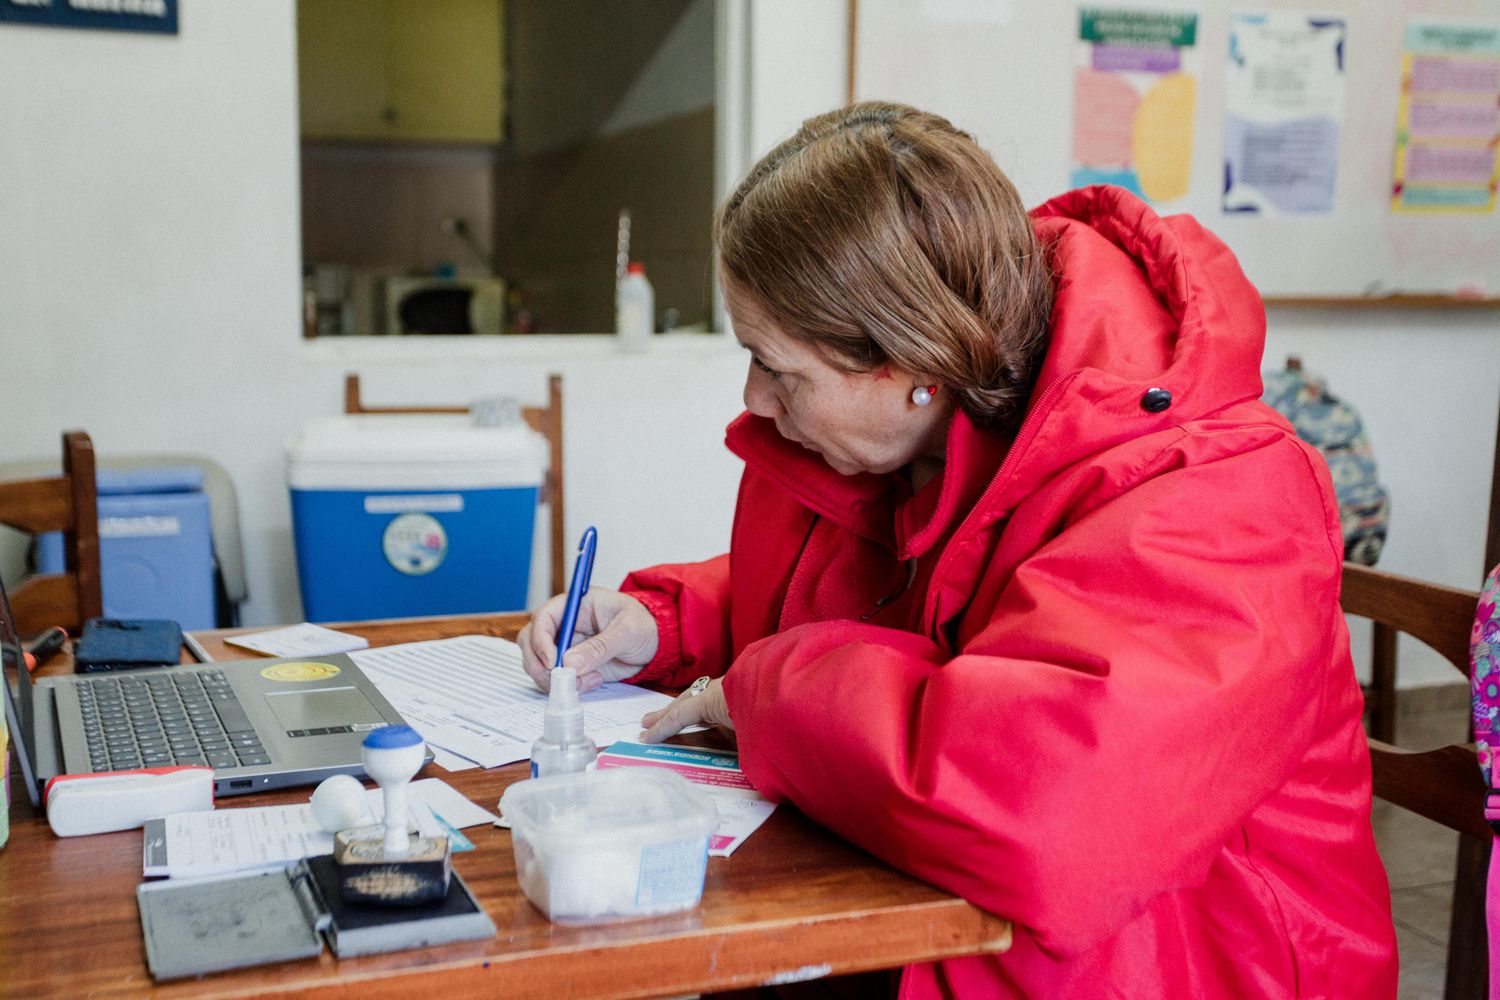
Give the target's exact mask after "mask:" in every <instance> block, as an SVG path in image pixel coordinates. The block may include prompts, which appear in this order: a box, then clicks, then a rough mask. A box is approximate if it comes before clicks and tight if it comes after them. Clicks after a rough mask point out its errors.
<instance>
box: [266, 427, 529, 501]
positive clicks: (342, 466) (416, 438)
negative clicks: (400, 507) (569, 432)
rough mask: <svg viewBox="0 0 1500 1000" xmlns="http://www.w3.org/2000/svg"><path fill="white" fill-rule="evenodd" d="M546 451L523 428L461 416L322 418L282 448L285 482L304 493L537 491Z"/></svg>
mask: <svg viewBox="0 0 1500 1000" xmlns="http://www.w3.org/2000/svg"><path fill="white" fill-rule="evenodd" d="M547 453H548V449H547V439H546V438H544V437H543V436H542V435H540V434H538V433H536V432H535V431H533V430H532V429H531V428H529V427H527V426H525V425H524V424H521V425H517V426H512V427H479V426H475V424H474V423H473V421H472V420H471V419H470V418H469V417H468V416H467V415H464V414H359V415H355V416H341V417H327V418H323V419H321V420H316V421H313V422H311V423H309V424H308V425H307V426H305V427H304V428H303V429H302V431H301V433H300V434H298V435H297V436H296V437H294V438H293V439H292V440H291V441H290V442H288V444H287V479H288V482H289V483H290V484H291V485H292V486H293V487H294V488H305V489H339V488H347V489H379V488H395V489H417V488H424V487H429V486H430V487H433V488H444V487H449V488H464V487H474V488H478V487H485V486H516V485H536V484H538V483H540V482H541V477H542V471H543V470H544V469H545V468H546V465H547Z"/></svg>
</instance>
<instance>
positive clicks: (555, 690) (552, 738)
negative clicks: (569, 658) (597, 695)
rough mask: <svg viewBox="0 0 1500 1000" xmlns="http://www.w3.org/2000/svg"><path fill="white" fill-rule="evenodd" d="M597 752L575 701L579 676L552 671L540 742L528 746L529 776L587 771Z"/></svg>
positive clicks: (570, 671) (557, 669)
mask: <svg viewBox="0 0 1500 1000" xmlns="http://www.w3.org/2000/svg"><path fill="white" fill-rule="evenodd" d="M598 756H599V748H598V747H597V746H595V745H594V741H593V740H591V739H589V738H588V737H587V736H585V735H584V732H583V705H581V704H579V701H578V674H577V672H576V671H575V670H574V669H573V668H572V667H554V668H553V670H552V685H551V688H550V689H549V691H548V692H547V711H546V713H545V714H544V715H543V716H542V738H541V739H539V740H537V741H536V742H535V743H533V744H531V776H532V777H533V778H545V777H547V776H548V775H552V774H574V773H577V772H579V771H586V770H588V769H589V767H591V766H592V765H593V763H594V758H596V757H598Z"/></svg>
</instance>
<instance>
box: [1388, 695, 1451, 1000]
mask: <svg viewBox="0 0 1500 1000" xmlns="http://www.w3.org/2000/svg"><path fill="white" fill-rule="evenodd" d="M1466 724H1467V717H1466V706H1454V707H1451V708H1444V709H1438V710H1434V711H1427V712H1420V713H1416V714H1409V715H1404V716H1402V717H1401V718H1400V719H1399V720H1398V721H1397V723H1396V742H1397V743H1399V744H1400V745H1401V746H1403V747H1407V748H1410V749H1413V750H1425V749H1429V748H1431V747H1436V746H1442V745H1444V744H1447V743H1456V742H1458V741H1460V740H1462V739H1463V738H1464V732H1465V727H1466ZM1374 821H1375V840H1376V843H1377V844H1379V846H1380V856H1381V858H1382V859H1384V861H1385V869H1386V874H1387V875H1389V876H1390V880H1391V904H1392V908H1393V910H1394V912H1395V917H1396V941H1397V944H1398V946H1399V948H1400V951H1401V988H1400V992H1399V994H1398V996H1399V998H1400V1000H1441V998H1442V995H1443V978H1444V971H1445V964H1446V962H1447V956H1448V908H1449V904H1450V902H1451V900H1452V897H1453V864H1454V860H1455V855H1456V854H1457V850H1458V835H1457V834H1455V833H1452V832H1451V831H1449V830H1448V829H1446V828H1445V827H1442V826H1439V825H1438V824H1436V823H1433V822H1432V821H1430V820H1426V819H1423V818H1422V817H1420V816H1416V815H1414V814H1412V813H1409V812H1406V811H1405V810H1403V809H1397V808H1395V807H1394V806H1392V805H1390V804H1389V803H1387V802H1380V801H1376V803H1375V809H1374Z"/></svg>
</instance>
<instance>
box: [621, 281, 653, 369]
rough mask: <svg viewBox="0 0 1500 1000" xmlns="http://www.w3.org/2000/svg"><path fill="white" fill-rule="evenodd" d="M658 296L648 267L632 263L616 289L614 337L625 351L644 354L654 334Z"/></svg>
mask: <svg viewBox="0 0 1500 1000" xmlns="http://www.w3.org/2000/svg"><path fill="white" fill-rule="evenodd" d="M655 317H656V293H655V292H654V291H653V290H652V288H651V282H649V281H647V280H646V265H645V264H642V263H640V262H639V261H631V263H630V266H629V267H627V268H626V269H625V277H623V278H621V279H620V283H619V285H618V286H617V287H616V288H615V336H616V337H617V338H618V340H619V345H620V350H622V351H644V350H645V349H646V345H647V344H649V343H651V335H652V333H653V332H655V326H656V325H655Z"/></svg>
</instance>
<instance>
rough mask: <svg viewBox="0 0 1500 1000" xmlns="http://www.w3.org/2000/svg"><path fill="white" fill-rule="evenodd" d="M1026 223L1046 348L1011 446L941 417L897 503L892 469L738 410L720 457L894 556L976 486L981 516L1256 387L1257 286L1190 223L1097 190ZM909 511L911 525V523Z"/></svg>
mask: <svg viewBox="0 0 1500 1000" xmlns="http://www.w3.org/2000/svg"><path fill="white" fill-rule="evenodd" d="M1032 217H1033V219H1034V220H1035V225H1036V229H1037V234H1038V236H1040V237H1041V239H1042V242H1043V244H1044V245H1045V246H1046V247H1047V251H1048V256H1049V260H1050V261H1051V264H1052V270H1053V275H1054V281H1055V284H1056V289H1055V294H1054V299H1053V309H1052V328H1051V333H1050V335H1049V341H1048V344H1047V347H1046V355H1045V358H1044V360H1043V363H1042V366H1041V369H1040V372H1039V374H1038V377H1037V383H1036V388H1035V390H1034V391H1033V394H1032V398H1031V401H1030V403H1029V404H1028V406H1027V413H1026V418H1025V419H1024V421H1023V422H1022V425H1021V429H1020V431H1019V432H1018V433H1017V435H1016V438H1015V440H1014V442H1009V441H998V440H996V439H994V438H993V436H987V435H986V434H985V432H983V431H980V430H978V429H977V428H975V427H974V426H973V424H972V423H971V422H970V421H969V420H968V419H967V418H966V417H965V416H964V415H963V414H962V413H959V414H956V415H955V418H954V422H953V424H954V426H953V428H952V430H951V431H950V433H949V436H948V454H947V462H946V465H945V468H944V472H943V476H942V482H941V484H940V485H935V487H934V488H935V489H937V490H938V491H939V495H934V496H932V497H928V498H926V500H925V502H921V503H912V502H910V501H912V500H913V498H912V496H911V491H910V489H909V488H908V487H907V486H906V484H905V482H904V480H901V479H900V477H895V476H873V475H867V474H860V475H855V476H841V475H839V474H838V473H836V472H834V471H833V470H832V469H830V468H829V467H828V466H827V464H826V463H824V462H823V460H822V459H821V457H819V456H818V455H817V454H816V453H814V452H811V451H808V450H807V449H804V448H802V447H801V446H799V445H797V444H794V443H792V442H789V441H784V440H782V439H781V438H780V436H779V435H778V434H777V433H776V431H775V427H774V425H773V424H772V423H771V422H770V421H768V420H763V419H761V418H758V417H754V416H752V415H751V414H748V413H746V414H742V415H741V416H740V417H739V418H738V419H737V420H735V421H734V423H732V424H731V425H730V427H729V431H728V435H727V443H728V445H729V447H730V450H732V451H733V452H735V453H736V454H737V455H739V456H740V457H741V458H743V459H745V460H746V462H747V463H749V464H751V465H753V466H754V467H755V468H756V469H757V471H759V472H761V473H763V474H765V475H768V476H770V477H771V478H773V479H775V480H778V481H779V482H781V483H782V485H783V486H784V487H785V488H786V489H787V490H788V491H789V492H791V493H792V494H793V495H795V496H797V497H798V498H799V499H801V500H802V502H803V503H804V504H806V505H807V506H808V507H809V509H811V510H813V511H815V512H816V513H818V514H820V515H822V516H825V517H828V518H830V519H832V520H834V521H835V522H837V523H839V524H841V525H843V526H845V527H847V528H850V529H851V530H854V531H856V532H858V533H860V534H862V535H865V536H866V537H871V538H876V539H879V540H882V541H885V542H887V543H888V544H892V545H895V546H896V547H897V548H899V549H901V550H902V551H903V557H909V556H910V555H920V554H921V551H922V550H924V549H925V548H926V546H927V544H930V543H931V542H933V541H935V540H936V539H937V538H938V537H940V536H941V535H942V534H943V532H944V531H945V530H946V528H948V527H949V526H951V525H952V523H953V522H954V520H955V519H962V517H963V516H964V515H965V514H966V513H967V512H968V510H969V507H970V505H972V503H973V502H974V501H976V500H977V499H978V498H979V496H980V493H982V492H984V486H986V485H988V486H989V487H990V490H989V492H988V494H987V502H986V505H985V506H986V508H987V511H989V512H991V513H993V515H994V516H999V514H1000V513H1003V511H1005V510H1007V509H1009V508H1010V507H1011V506H1013V505H1014V503H1015V502H1016V501H1018V500H1019V499H1020V498H1021V497H1024V496H1025V495H1026V494H1028V493H1030V492H1031V491H1032V490H1034V489H1035V488H1036V487H1037V486H1038V485H1040V484H1041V483H1043V482H1045V481H1046V480H1047V479H1048V478H1050V477H1051V476H1053V475H1055V474H1056V473H1057V472H1059V471H1060V470H1062V469H1064V468H1067V467H1068V466H1070V465H1073V464H1075V463H1077V462H1079V461H1082V460H1084V459H1086V458H1088V457H1089V456H1091V455H1094V454H1098V453H1099V452H1102V451H1105V450H1107V449H1108V448H1110V447H1112V446H1114V445H1117V444H1120V443H1123V442H1125V441H1129V440H1131V439H1134V438H1137V437H1140V436H1142V435H1145V434H1149V433H1153V432H1157V431H1161V430H1165V429H1167V428H1169V427H1172V426H1174V425H1178V424H1181V423H1184V422H1187V421H1190V420H1195V419H1199V418H1201V417H1204V416H1207V415H1209V414H1211V413H1214V412H1216V411H1218V410H1221V409H1223V408H1225V407H1227V406H1231V405H1233V404H1235V403H1238V402H1242V401H1244V400H1247V399H1254V398H1257V397H1259V396H1260V392H1261V381H1260V360H1261V355H1262V353H1263V350H1264V344H1265V310H1264V308H1263V306H1262V304H1261V300H1260V295H1259V294H1258V293H1257V292H1256V290H1255V288H1254V287H1253V286H1252V285H1251V284H1250V282H1249V281H1248V280H1247V279H1246V278H1245V275H1244V273H1243V272H1242V271H1241V270H1240V266H1239V263H1238V261H1236V260H1235V258H1234V255H1233V254H1232V253H1231V252H1230V250H1229V248H1228V247H1226V246H1225V245H1224V244H1223V243H1222V242H1221V241H1220V240H1219V239H1218V238H1217V237H1215V236H1214V235H1213V234H1211V233H1209V232H1208V231H1207V230H1205V229H1204V228H1203V227H1202V226H1200V225H1199V224H1198V223H1197V221H1196V220H1195V219H1193V218H1192V217H1191V216H1187V215H1175V216H1168V217H1166V218H1163V217H1161V216H1158V215H1157V214H1156V213H1155V212H1154V211H1152V210H1151V208H1150V207H1149V206H1148V205H1146V204H1145V202H1143V201H1141V200H1140V199H1139V198H1137V197H1135V196H1134V195H1132V194H1130V193H1129V192H1128V191H1126V190H1124V189H1123V188H1118V187H1112V186H1104V185H1101V186H1095V187H1088V188H1082V189H1080V190H1077V191H1070V192H1068V193H1067V194H1064V195H1061V196H1059V197H1057V198H1054V199H1052V200H1051V201H1048V202H1046V203H1045V204H1043V205H1041V206H1040V207H1038V208H1036V209H1035V210H1033V212H1032ZM1160 390H1165V392H1166V393H1167V394H1170V396H1169V399H1168V397H1166V396H1164V395H1163V394H1162V392H1161V391H1160ZM1148 393H1151V394H1152V396H1151V399H1150V400H1149V401H1148V399H1147V394H1148ZM1164 401H1165V402H1167V405H1166V406H1165V407H1161V403H1162V402H1164ZM997 446H998V447H997ZM1007 449H1008V454H1007V453H1006V451H1007ZM1002 456H1003V462H1002V461H1001V457H1002ZM992 481H993V482H992ZM976 486H978V487H979V489H977V490H976V488H975V487H976ZM924 492H926V491H924ZM915 499H917V500H922V499H923V498H922V496H921V495H920V494H919V495H918V497H917V498H915ZM913 509H914V510H915V512H919V513H920V515H921V517H923V518H925V522H923V523H915V522H914V521H913V518H912V516H911V514H912V513H913V512H914V510H913ZM897 511H900V512H901V513H902V515H903V516H902V517H901V518H900V519H899V520H898V523H897V524H896V525H895V528H894V531H893V528H892V514H893V512H897Z"/></svg>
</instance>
